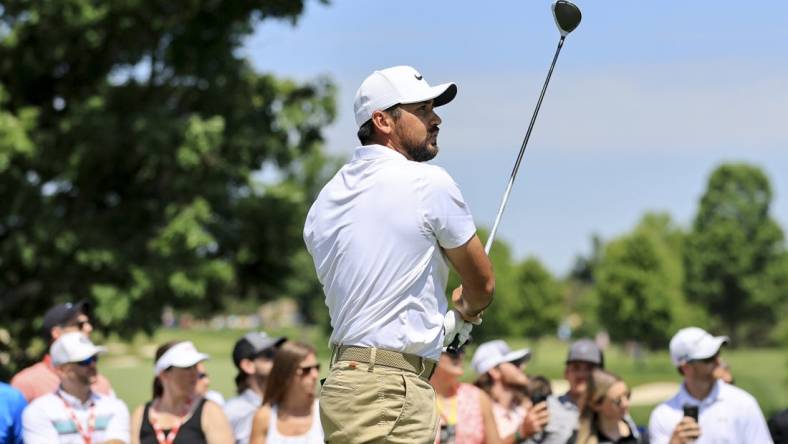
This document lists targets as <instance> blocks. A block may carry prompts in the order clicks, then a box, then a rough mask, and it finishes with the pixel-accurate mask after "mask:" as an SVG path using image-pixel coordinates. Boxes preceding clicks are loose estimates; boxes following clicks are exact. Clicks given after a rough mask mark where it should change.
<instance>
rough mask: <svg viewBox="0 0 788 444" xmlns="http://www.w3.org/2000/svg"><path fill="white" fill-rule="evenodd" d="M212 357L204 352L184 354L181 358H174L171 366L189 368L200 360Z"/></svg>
mask: <svg viewBox="0 0 788 444" xmlns="http://www.w3.org/2000/svg"><path fill="white" fill-rule="evenodd" d="M209 358H210V357H209V356H208V355H206V354H204V353H195V354H193V355H192V354H190V355H188V356H183V357H181V358H180V359H177V360H174V361H173V362H172V363H171V364H170V367H177V368H189V367H191V366H193V365H195V364H197V363H199V362H202V361H207V360H208V359H209Z"/></svg>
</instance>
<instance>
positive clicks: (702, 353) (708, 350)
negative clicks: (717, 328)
mask: <svg viewBox="0 0 788 444" xmlns="http://www.w3.org/2000/svg"><path fill="white" fill-rule="evenodd" d="M726 342H728V337H727V336H712V335H711V334H709V333H708V332H707V331H706V330H704V329H702V328H698V327H687V328H682V329H681V330H679V331H678V332H677V333H676V334H675V335H673V339H671V340H670V359H671V360H672V361H673V365H675V366H676V367H678V366H680V365H681V364H685V363H687V362H690V361H694V360H696V359H706V358H711V357H712V356H714V355H716V354H717V352H718V351H720V347H722V344H725V343H726Z"/></svg>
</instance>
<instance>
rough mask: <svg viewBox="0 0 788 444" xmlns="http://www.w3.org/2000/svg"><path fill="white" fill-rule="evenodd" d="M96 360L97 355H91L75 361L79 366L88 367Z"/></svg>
mask: <svg viewBox="0 0 788 444" xmlns="http://www.w3.org/2000/svg"><path fill="white" fill-rule="evenodd" d="M97 362H98V355H93V356H91V357H89V358H87V359H85V360H84V361H79V362H75V364H77V365H78V366H80V367H88V366H90V365H93V364H95V363H97Z"/></svg>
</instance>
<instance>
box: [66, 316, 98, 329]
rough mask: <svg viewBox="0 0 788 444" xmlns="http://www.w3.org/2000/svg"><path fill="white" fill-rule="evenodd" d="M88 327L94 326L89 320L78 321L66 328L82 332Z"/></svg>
mask: <svg viewBox="0 0 788 444" xmlns="http://www.w3.org/2000/svg"><path fill="white" fill-rule="evenodd" d="M86 325H90V326H92V325H93V324H92V323H91V322H90V319H89V318H85V319H77V320H75V321H73V322H69V323H68V324H67V325H66V327H77V328H78V329H80V330H84V329H85V326H86Z"/></svg>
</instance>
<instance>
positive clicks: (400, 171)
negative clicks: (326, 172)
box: [304, 145, 476, 360]
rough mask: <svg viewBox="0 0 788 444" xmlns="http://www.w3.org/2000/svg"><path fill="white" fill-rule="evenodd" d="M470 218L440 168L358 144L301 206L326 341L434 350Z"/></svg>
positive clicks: (436, 353) (471, 230)
mask: <svg viewBox="0 0 788 444" xmlns="http://www.w3.org/2000/svg"><path fill="white" fill-rule="evenodd" d="M475 233H476V226H475V225H474V223H473V217H472V216H471V212H470V209H469V208H468V205H467V204H466V203H465V200H464V199H463V197H462V193H460V190H459V187H458V186H457V184H456V183H455V182H454V180H452V178H451V177H450V176H449V174H448V173H447V172H446V171H445V170H443V169H442V168H440V167H437V166H434V165H429V164H426V163H420V162H414V161H409V160H408V159H407V158H405V156H403V155H402V154H400V153H398V152H397V151H394V150H393V149H390V148H387V147H385V146H381V145H366V146H361V147H358V148H356V151H355V154H354V156H353V158H352V159H351V160H350V162H348V163H347V164H346V165H345V166H343V167H342V168H341V169H340V170H339V172H337V174H336V175H335V176H334V177H333V178H332V179H331V180H330V181H329V182H328V183H327V184H326V186H325V187H324V188H323V190H322V191H321V192H320V195H319V196H318V197H317V200H316V201H315V203H314V204H313V205H312V208H310V210H309V214H308V215H307V219H306V224H305V226H304V241H305V242H306V246H307V249H308V250H309V253H310V254H311V255H312V259H313V260H314V263H315V269H316V270H317V275H318V278H319V279H320V282H321V283H322V284H323V290H324V292H325V295H326V305H327V306H328V310H329V313H330V315H331V326H332V327H333V332H332V334H331V342H332V343H333V344H342V345H357V346H364V347H377V348H382V349H388V350H396V351H400V352H404V353H410V354H415V355H419V356H423V357H426V358H430V359H436V360H437V359H438V358H439V357H440V352H441V346H442V342H443V316H444V313H446V310H447V301H446V296H445V291H446V281H447V278H448V273H449V264H448V262H447V259H446V257H445V256H444V253H443V251H442V249H441V248H456V247H459V246H461V245H463V244H465V243H466V242H468V240H470V239H471V237H473V235H474V234H475Z"/></svg>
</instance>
